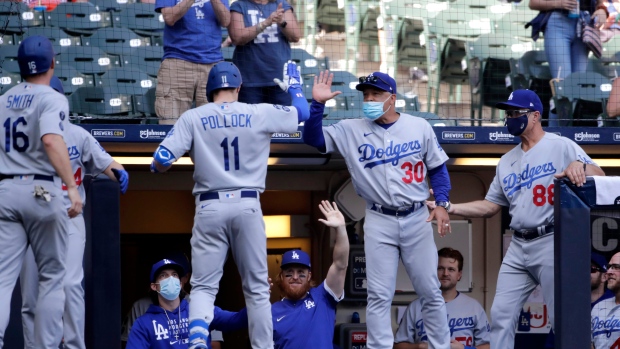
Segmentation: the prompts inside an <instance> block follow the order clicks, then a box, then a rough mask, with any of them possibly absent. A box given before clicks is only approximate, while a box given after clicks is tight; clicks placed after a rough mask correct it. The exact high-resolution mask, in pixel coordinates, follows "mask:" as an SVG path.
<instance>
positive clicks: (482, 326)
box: [474, 302, 491, 346]
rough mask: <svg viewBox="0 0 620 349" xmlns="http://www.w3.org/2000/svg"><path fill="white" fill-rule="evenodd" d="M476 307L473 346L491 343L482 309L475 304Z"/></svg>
mask: <svg viewBox="0 0 620 349" xmlns="http://www.w3.org/2000/svg"><path fill="white" fill-rule="evenodd" d="M476 305H477V306H478V316H477V323H476V328H475V329H474V345H475V346H478V345H481V344H487V343H490V342H491V326H490V325H489V319H487V314H486V313H485V312H484V309H482V307H481V306H480V304H478V303H477V302H476Z"/></svg>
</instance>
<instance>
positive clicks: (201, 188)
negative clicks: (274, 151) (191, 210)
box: [161, 102, 298, 348]
mask: <svg viewBox="0 0 620 349" xmlns="http://www.w3.org/2000/svg"><path fill="white" fill-rule="evenodd" d="M297 123H298V121H297V111H296V109H295V108H292V107H291V108H289V107H285V106H279V105H271V104H245V103H239V102H234V103H223V104H215V103H210V104H207V105H204V106H201V107H199V108H196V109H192V110H189V111H187V112H185V113H184V114H183V115H181V117H180V118H179V120H178V121H177V123H176V124H175V125H174V127H173V128H172V130H170V132H169V133H168V135H167V137H166V139H165V140H164V141H163V142H162V143H161V146H163V147H166V148H167V149H168V150H169V151H170V152H172V155H173V156H174V157H175V158H176V159H178V158H180V157H181V156H182V155H183V154H185V152H186V151H189V154H190V157H191V158H192V161H193V162H194V166H195V169H194V181H195V182H196V184H195V186H194V190H193V193H194V195H196V214H195V217H194V227H193V229H192V239H191V244H192V269H193V274H192V279H191V283H192V286H193V288H192V301H191V303H190V312H189V320H190V327H191V322H192V321H194V320H203V321H206V322H207V323H208V324H210V323H211V321H212V320H213V302H214V301H215V296H216V294H217V291H218V288H219V282H220V278H221V277H222V271H223V269H224V262H225V261H226V256H227V253H228V248H229V247H230V248H231V249H232V253H233V257H234V259H235V262H236V263H237V266H238V268H239V274H240V275H241V280H242V283H243V292H244V294H245V300H246V306H247V308H248V318H249V332H250V339H251V343H252V347H253V348H273V339H272V338H273V329H272V322H271V305H270V303H269V285H268V284H267V277H268V275H267V239H266V235H265V225H264V222H263V216H262V210H261V206H260V202H259V200H258V193H262V192H263V191H264V189H265V176H266V174H267V160H268V158H269V146H270V143H271V134H272V133H274V132H285V133H291V132H295V131H296V130H297Z"/></svg>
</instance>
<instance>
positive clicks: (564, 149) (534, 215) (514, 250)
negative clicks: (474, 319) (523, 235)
mask: <svg viewBox="0 0 620 349" xmlns="http://www.w3.org/2000/svg"><path fill="white" fill-rule="evenodd" d="M550 149H553V151H550ZM576 160H581V161H583V162H584V163H588V164H594V163H593V161H592V159H590V157H589V156H588V155H587V154H586V153H585V152H584V151H583V149H581V148H580V147H579V146H578V145H577V144H576V143H575V142H573V141H571V140H570V139H568V138H566V137H561V136H558V135H555V134H553V133H545V135H544V137H543V138H542V139H541V140H540V141H539V142H538V143H537V144H536V145H535V146H534V147H533V148H531V149H529V150H528V151H527V152H524V151H523V150H522V149H521V144H519V145H517V146H516V147H515V148H513V149H512V150H510V151H509V152H508V153H506V154H505V155H503V156H502V158H501V159H500V161H499V164H498V165H497V169H496V174H495V178H494V179H493V182H492V183H491V187H490V188H489V192H488V193H487V195H486V198H485V199H486V200H488V201H490V202H493V203H496V204H498V205H501V206H508V207H509V210H510V216H511V218H512V220H511V223H510V227H511V228H512V229H514V230H516V231H522V230H523V229H536V228H538V227H544V226H547V225H551V224H553V189H554V188H553V187H554V185H553V180H554V175H555V174H559V173H560V172H562V171H564V169H565V168H566V167H567V166H568V165H569V164H570V163H571V162H573V161H576ZM594 165H596V164H594ZM553 282H554V271H553V234H552V233H551V234H546V235H543V236H542V237H539V238H536V239H533V240H524V239H520V238H517V237H513V239H512V242H511V243H510V247H509V248H508V251H507V252H506V256H505V257H504V260H503V261H502V266H501V268H500V270H499V277H498V279H497V290H496V293H495V299H494V300H493V306H492V307H491V319H493V326H492V328H491V348H506V349H512V348H513V347H514V336H515V328H516V326H517V320H518V317H519V313H520V311H521V308H522V307H523V304H524V303H525V301H526V300H527V298H528V297H529V295H530V293H532V291H533V290H534V288H535V287H536V286H537V285H539V284H540V285H541V286H542V291H543V298H544V300H545V304H547V308H548V309H549V317H550V320H551V324H552V325H553V320H554V319H553V316H554V302H553Z"/></svg>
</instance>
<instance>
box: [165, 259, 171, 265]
mask: <svg viewBox="0 0 620 349" xmlns="http://www.w3.org/2000/svg"><path fill="white" fill-rule="evenodd" d="M170 263H172V262H171V261H169V260H167V259H164V264H170Z"/></svg>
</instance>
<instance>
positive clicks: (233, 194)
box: [224, 193, 235, 199]
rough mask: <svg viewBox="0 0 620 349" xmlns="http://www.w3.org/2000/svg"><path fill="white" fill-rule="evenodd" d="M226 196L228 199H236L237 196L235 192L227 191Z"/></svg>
mask: <svg viewBox="0 0 620 349" xmlns="http://www.w3.org/2000/svg"><path fill="white" fill-rule="evenodd" d="M224 197H225V198H227V199H234V198H235V193H226V194H224Z"/></svg>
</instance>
